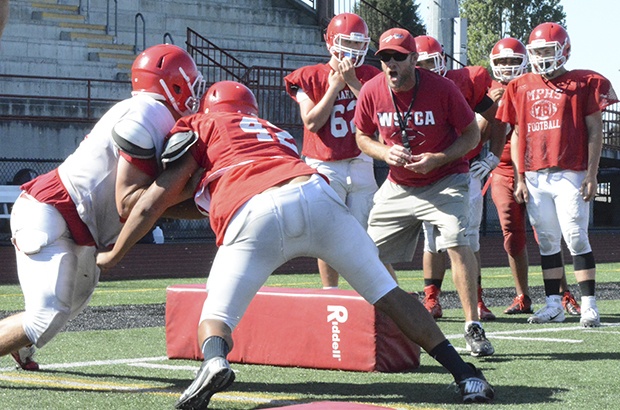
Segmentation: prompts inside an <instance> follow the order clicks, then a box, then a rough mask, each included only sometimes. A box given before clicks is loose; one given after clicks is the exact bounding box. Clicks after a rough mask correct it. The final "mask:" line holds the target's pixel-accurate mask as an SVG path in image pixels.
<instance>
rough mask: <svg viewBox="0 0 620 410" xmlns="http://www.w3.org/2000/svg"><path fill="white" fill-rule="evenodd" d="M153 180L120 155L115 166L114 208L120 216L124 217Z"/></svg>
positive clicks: (127, 215)
mask: <svg viewBox="0 0 620 410" xmlns="http://www.w3.org/2000/svg"><path fill="white" fill-rule="evenodd" d="M151 182H153V177H152V176H151V175H149V174H148V173H147V172H145V171H143V170H142V169H140V168H139V167H137V166H135V165H133V164H131V163H130V162H129V161H128V160H127V159H125V157H123V156H122V155H121V156H120V157H119V159H118V165H117V168H116V193H115V195H116V209H117V211H118V214H119V215H120V217H121V218H123V219H126V218H127V217H129V214H130V213H131V209H132V208H133V207H134V205H135V204H136V202H138V199H140V197H141V196H142V194H143V193H144V192H145V191H146V190H147V188H148V187H149V185H151Z"/></svg>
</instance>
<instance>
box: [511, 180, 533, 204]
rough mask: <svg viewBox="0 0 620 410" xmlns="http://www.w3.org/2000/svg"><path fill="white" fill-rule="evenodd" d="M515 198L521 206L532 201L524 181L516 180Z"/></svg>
mask: <svg viewBox="0 0 620 410" xmlns="http://www.w3.org/2000/svg"><path fill="white" fill-rule="evenodd" d="M513 195H514V197H515V201H517V203H519V204H526V203H527V202H528V201H529V199H530V193H529V191H528V189H527V185H525V181H524V180H520V181H519V180H516V181H515V189H514V193H513Z"/></svg>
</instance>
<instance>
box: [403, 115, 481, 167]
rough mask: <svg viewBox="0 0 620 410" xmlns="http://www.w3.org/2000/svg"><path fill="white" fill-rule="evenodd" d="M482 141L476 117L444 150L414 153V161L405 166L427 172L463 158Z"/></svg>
mask: <svg viewBox="0 0 620 410" xmlns="http://www.w3.org/2000/svg"><path fill="white" fill-rule="evenodd" d="M479 142H480V129H479V128H478V121H477V120H476V118H474V119H473V120H472V121H471V122H470V123H469V124H468V125H467V126H466V127H465V128H464V129H463V131H462V133H461V135H460V136H459V137H458V138H456V139H455V140H454V142H453V143H452V145H450V146H449V147H448V148H446V149H445V150H444V151H442V152H424V153H422V154H419V155H412V162H411V163H409V164H407V165H405V168H406V169H408V170H411V171H413V172H416V173H421V174H426V173H428V172H430V171H432V170H434V169H435V168H438V167H440V166H442V165H445V164H447V163H450V162H452V161H454V160H457V159H459V158H462V157H463V156H464V155H465V154H467V153H468V152H469V151H471V150H472V149H474V148H475V147H476V146H477V145H478V143H479Z"/></svg>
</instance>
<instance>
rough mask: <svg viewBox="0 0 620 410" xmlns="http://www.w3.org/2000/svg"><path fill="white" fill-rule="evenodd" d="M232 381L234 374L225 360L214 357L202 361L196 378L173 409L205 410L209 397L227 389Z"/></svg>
mask: <svg viewBox="0 0 620 410" xmlns="http://www.w3.org/2000/svg"><path fill="white" fill-rule="evenodd" d="M234 380H235V373H234V372H233V371H232V369H231V368H230V364H229V363H228V360H226V359H225V358H223V357H214V358H212V359H209V360H208V361H204V362H203V363H202V365H201V366H200V369H198V373H197V374H196V378H195V379H194V381H193V382H192V384H190V386H189V387H188V388H187V389H185V391H184V392H183V394H182V395H181V398H180V399H179V401H178V402H177V403H176V404H175V408H177V409H185V410H198V409H206V408H207V406H208V405H209V401H210V400H211V396H213V395H214V394H215V393H217V392H220V391H222V390H225V389H226V388H228V386H230V385H231V384H232V382H233V381H234Z"/></svg>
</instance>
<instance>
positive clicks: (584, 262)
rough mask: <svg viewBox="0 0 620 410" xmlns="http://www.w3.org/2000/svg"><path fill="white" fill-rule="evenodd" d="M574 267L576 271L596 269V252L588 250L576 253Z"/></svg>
mask: <svg viewBox="0 0 620 410" xmlns="http://www.w3.org/2000/svg"><path fill="white" fill-rule="evenodd" d="M573 267H574V269H575V271H578V270H588V269H594V268H595V267H596V263H595V262H594V254H593V253H592V252H588V253H585V254H583V255H574V256H573Z"/></svg>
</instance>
